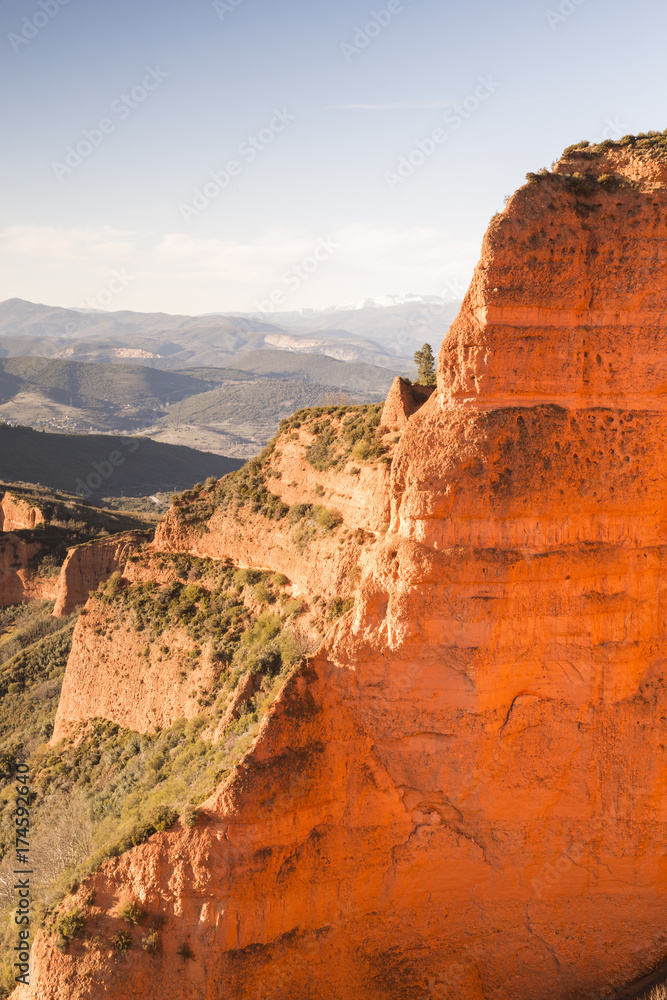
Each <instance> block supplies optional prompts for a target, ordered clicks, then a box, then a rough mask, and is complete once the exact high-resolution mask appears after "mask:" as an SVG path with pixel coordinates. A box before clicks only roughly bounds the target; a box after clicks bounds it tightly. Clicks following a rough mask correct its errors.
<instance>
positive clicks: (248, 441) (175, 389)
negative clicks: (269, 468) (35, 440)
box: [0, 296, 458, 458]
mask: <svg viewBox="0 0 667 1000" xmlns="http://www.w3.org/2000/svg"><path fill="white" fill-rule="evenodd" d="M457 310H458V304H457V303H448V302H444V301H443V300H442V299H438V298H437V297H435V296H430V297H429V296H398V297H388V298H387V299H381V300H365V301H364V302H360V303H356V304H353V305H351V306H344V307H334V308H331V309H326V310H320V311H312V310H304V311H301V312H293V313H281V314H275V315H272V316H271V322H267V321H266V318H265V317H260V316H256V315H255V316H251V315H246V316H232V315H227V314H224V315H208V316H171V315H168V314H166V313H134V312H113V313H106V312H96V311H81V310H77V309H62V308H60V307H53V306H45V305H37V304H34V303H31V302H25V301H23V300H22V299H9V300H7V301H6V302H2V303H0V421H5V422H7V423H9V424H22V425H28V426H31V427H35V428H37V429H40V430H47V431H50V432H53V433H56V432H63V431H65V432H69V433H77V434H95V433H105V434H142V435H145V436H147V437H151V438H153V439H154V440H156V441H160V442H163V443H167V444H174V445H185V446H188V447H191V448H196V449H199V450H202V451H208V452H212V453H215V454H218V455H229V456H233V457H236V458H249V457H251V456H252V455H254V454H256V453H257V452H258V451H259V450H260V449H261V447H262V446H263V444H264V443H265V442H266V441H267V440H268V439H269V438H270V437H271V436H272V435H273V434H274V433H275V430H276V428H277V425H278V423H279V421H280V420H281V419H282V418H283V417H287V416H289V415H290V414H291V413H292V412H293V411H294V410H296V409H299V408H300V407H303V406H315V405H317V404H319V403H323V402H337V401H339V400H340V401H346V402H350V403H366V402H376V401H378V400H380V399H382V398H384V396H385V395H386V393H387V391H388V389H389V387H390V385H391V383H392V381H393V379H394V377H395V376H396V375H406V376H408V377H414V376H415V374H416V371H415V367H414V363H413V361H412V355H413V354H414V351H415V350H416V349H417V348H418V347H421V346H422V344H423V343H424V342H425V341H428V342H429V343H430V344H432V346H433V348H434V350H437V348H438V346H439V344H440V341H441V340H442V337H443V336H444V333H445V332H446V330H447V328H448V326H449V324H450V323H451V321H452V319H453V318H454V316H455V315H456V312H457Z"/></svg>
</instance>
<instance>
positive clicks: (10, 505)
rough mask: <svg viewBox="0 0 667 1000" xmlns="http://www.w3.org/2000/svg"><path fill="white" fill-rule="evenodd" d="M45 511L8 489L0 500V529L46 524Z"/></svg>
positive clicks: (8, 529) (18, 529)
mask: <svg viewBox="0 0 667 1000" xmlns="http://www.w3.org/2000/svg"><path fill="white" fill-rule="evenodd" d="M45 520H46V518H45V517H44V512H43V511H42V510H41V509H40V508H39V507H36V506H33V505H32V504H30V503H28V502H27V501H26V500H25V499H23V498H22V497H18V496H14V494H12V493H11V492H10V491H9V490H7V491H6V493H5V495H4V496H3V498H2V500H1V501H0V531H21V530H22V529H24V528H36V527H37V525H38V524H44V522H45Z"/></svg>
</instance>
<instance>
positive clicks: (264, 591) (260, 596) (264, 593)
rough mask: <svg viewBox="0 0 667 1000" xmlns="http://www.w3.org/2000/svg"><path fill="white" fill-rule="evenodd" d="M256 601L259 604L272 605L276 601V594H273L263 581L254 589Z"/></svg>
mask: <svg viewBox="0 0 667 1000" xmlns="http://www.w3.org/2000/svg"><path fill="white" fill-rule="evenodd" d="M254 594H255V600H256V601H257V603H258V604H270V603H272V602H273V601H275V599H276V598H275V594H273V593H272V592H271V591H270V590H269V588H268V587H267V586H266V584H265V583H264V582H263V581H262V582H261V583H258V584H257V586H256V587H255V589H254Z"/></svg>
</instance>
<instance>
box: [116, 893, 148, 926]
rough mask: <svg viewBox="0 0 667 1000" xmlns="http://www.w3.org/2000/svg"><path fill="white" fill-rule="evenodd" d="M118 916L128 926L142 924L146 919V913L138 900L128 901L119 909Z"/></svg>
mask: <svg viewBox="0 0 667 1000" xmlns="http://www.w3.org/2000/svg"><path fill="white" fill-rule="evenodd" d="M116 915H117V916H118V917H120V919H121V920H124V921H125V923H126V924H140V923H141V922H142V920H145V919H146V911H145V910H144V908H143V906H141V904H140V903H138V902H137V900H136V899H126V900H125V902H123V903H121V904H120V906H119V907H118V909H117V911H116Z"/></svg>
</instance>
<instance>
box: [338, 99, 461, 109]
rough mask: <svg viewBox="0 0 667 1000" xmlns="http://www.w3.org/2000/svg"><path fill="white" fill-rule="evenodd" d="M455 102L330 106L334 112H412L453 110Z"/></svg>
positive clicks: (406, 102) (403, 102)
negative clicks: (436, 109) (434, 109)
mask: <svg viewBox="0 0 667 1000" xmlns="http://www.w3.org/2000/svg"><path fill="white" fill-rule="evenodd" d="M455 103H456V102H455V101H395V102H394V103H393V104H332V105H331V110H335V111H349V110H353V111H414V110H420V109H422V108H425V109H432V108H453V107H454V104H455Z"/></svg>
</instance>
